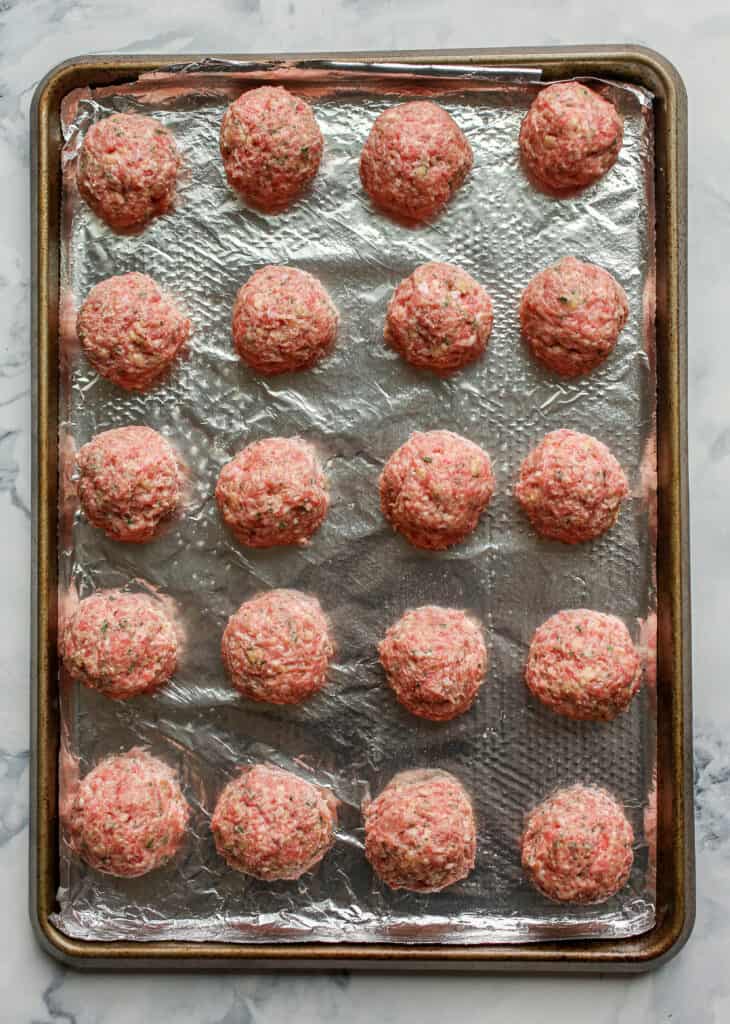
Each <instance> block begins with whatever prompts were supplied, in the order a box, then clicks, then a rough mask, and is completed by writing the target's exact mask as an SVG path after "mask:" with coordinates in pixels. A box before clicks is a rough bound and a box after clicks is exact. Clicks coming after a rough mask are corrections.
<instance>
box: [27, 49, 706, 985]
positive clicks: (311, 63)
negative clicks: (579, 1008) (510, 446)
mask: <svg viewBox="0 0 730 1024" xmlns="http://www.w3.org/2000/svg"><path fill="white" fill-rule="evenodd" d="M198 59H199V58H197V57H185V58H180V59H179V60H180V63H181V64H188V63H189V62H192V61H196V60H198ZM227 59H228V58H222V60H227ZM231 59H239V60H240V58H231ZM172 60H173V61H174V58H173V59H172ZM245 60H246V68H247V70H251V69H252V68H255V69H256V71H257V74H258V75H260V77H261V79H262V80H265V79H266V74H267V70H269V69H271V68H273V67H274V66H276V65H277V64H280V63H281V62H282V61H284V60H296V61H297V62H298V66H300V67H301V62H305V66H306V68H307V70H308V72H309V73H310V74H311V73H312V72H314V73H316V71H317V69H322V70H324V69H326V68H327V67H328V62H330V61H334V60H336V61H338V62H342V61H344V62H345V63H346V65H348V66H349V67H350V68H352V70H355V71H357V72H363V71H366V70H367V65H368V64H371V63H378V64H381V65H382V64H383V63H388V64H389V65H391V67H392V66H393V65H396V66H398V65H399V66H400V67H401V68H402V69H403V70H408V69H409V68H412V67H413V66H414V65H421V66H426V67H428V66H430V65H434V64H438V65H446V66H448V65H453V66H458V67H460V68H464V66H469V67H474V68H475V69H478V68H479V66H480V65H483V66H487V67H489V68H496V69H504V70H505V71H506V70H507V69H514V68H526V69H529V70H530V71H532V72H534V71H539V72H541V73H542V79H543V80H544V81H550V80H552V79H557V78H567V77H573V76H576V75H591V76H596V77H603V78H610V79H613V80H617V81H625V82H627V83H630V84H633V85H639V86H643V87H645V88H646V89H647V90H649V91H650V92H651V93H653V94H654V96H655V100H656V102H655V154H654V156H655V166H656V181H655V186H656V217H657V323H656V335H657V338H656V340H657V375H658V407H657V430H658V490H659V523H660V530H659V538H660V539H659V547H658V551H657V590H658V600H659V630H658V633H659V641H658V653H659V661H658V680H659V686H658V709H657V714H658V734H659V744H658V776H659V800H658V808H659V813H658V818H659V822H658V861H659V876H658V884H657V922H656V924H655V926H654V927H653V928H652V930H651V931H649V932H646V933H644V934H642V935H640V936H637V937H635V938H631V939H610V940H606V939H603V940H583V941H581V942H577V941H575V940H566V941H560V942H550V943H546V942H537V943H529V944H522V945H521V944H515V945H499V944H490V945H480V946H473V945H464V946H461V945H449V946H444V945H398V944H387V945H381V944H369V943H368V944H354V943H345V944H343V943H339V944H337V945H332V944H315V943H310V944H300V943H296V944H294V943H286V944H276V945H265V946H262V945H260V944H255V945H244V944H242V945H239V944H228V943H220V942H205V943H193V942H178V941H172V942H164V943H163V942H144V943H142V942H136V943H135V942H127V941H117V942H106V941H105V942H99V941H94V942H84V941H80V940H75V939H70V938H69V937H68V936H66V935H64V934H62V933H61V932H60V931H59V930H57V929H56V928H55V926H54V925H53V923H52V920H51V914H52V913H53V910H54V905H55V894H56V891H57V887H58V829H57V759H58V748H59V729H60V724H59V720H58V714H57V706H56V703H57V702H56V696H57V695H56V677H57V672H56V663H55V659H56V653H55V652H56V612H57V610H56V591H57V587H56V544H57V542H56V536H57V504H58V503H57V428H58V393H59V377H58V363H59V359H58V353H59V349H58V331H57V319H58V312H57V310H58V295H59V274H58V254H59V241H60V197H61V183H60V149H61V133H60V116H59V114H60V107H61V103H62V101H63V98H64V97H65V96H66V95H67V94H68V93H69V92H71V91H72V90H73V89H77V88H79V87H83V86H97V87H98V86H105V85H120V84H122V83H125V82H128V81H130V80H132V79H134V78H136V77H137V76H138V75H140V74H143V73H145V72H150V71H154V70H156V69H158V68H161V67H163V66H167V67H169V65H170V63H171V58H170V57H165V58H154V57H145V58H129V59H124V60H117V59H116V58H90V59H80V60H75V61H70V62H68V63H66V64H63V65H61V66H59V67H58V68H56V69H54V70H53V71H52V72H51V73H50V74H49V75H48V76H47V78H46V79H45V80H44V82H43V83H41V85H40V86H39V88H38V90H37V92H36V96H35V100H34V104H33V110H32V135H33V153H34V191H33V226H34V244H35V262H34V274H35V287H34V289H33V296H34V358H35V377H34V399H35V410H34V411H35V420H34V423H35V427H36V431H37V436H36V443H37V446H38V447H37V458H38V462H37V475H36V481H35V482H36V487H35V496H34V497H35V501H34V510H35V546H34V554H35V559H36V563H35V588H34V600H35V607H34V643H33V665H32V694H33V701H34V706H33V728H34V751H35V760H34V777H33V783H32V785H33V800H32V804H33V830H32V844H31V858H32V864H31V868H32V870H31V890H32V899H31V910H32V918H33V922H34V926H35V927H36V929H37V932H38V935H39V938H40V940H41V942H42V943H43V944H44V946H45V947H46V948H48V949H49V951H51V952H52V953H54V954H55V955H56V956H58V957H60V958H61V959H63V960H64V961H66V962H71V963H75V964H78V965H79V966H110V965H113V966H120V967H121V966H124V965H128V966H141V965H142V966H144V965H146V966H157V967H162V966H167V965H169V966H231V965H233V964H234V963H235V964H240V965H244V964H246V965H248V964H251V965H256V966H273V965H276V964H279V965H282V966H283V965H289V966H294V967H304V966H306V967H316V966H319V967H331V966H340V967H342V966H351V967H354V966H358V967H363V968H365V967H370V968H376V967H380V968H382V967H388V968H398V967H400V968H408V967H417V966H425V965H426V964H428V965H430V966H432V967H433V966H437V967H441V968H444V969H476V970H487V969H491V970H495V969H510V968H513V969H514V968H522V969H524V968H531V969H542V970H546V969H554V968H558V967H560V968H561V969H573V970H578V969H583V970H585V969H596V970H608V969H617V970H641V969H643V968H646V967H648V966H652V965H655V964H657V963H659V962H661V960H663V959H665V958H666V957H667V956H669V955H671V953H672V952H676V950H677V949H678V948H680V946H681V943H682V942H683V941H684V939H685V938H686V936H687V934H688V933H689V930H690V928H691V922H692V917H693V880H692V816H691V763H690V757H691V755H690V750H689V737H690V735H691V729H690V720H689V713H690V712H689V707H690V704H689V593H688V552H687V502H686V455H685V451H686V425H685V402H684V397H685V393H686V372H685V346H686V341H685V300H686V295H685V281H684V247H685V226H684V225H685V221H684V215H685V208H686V186H685V163H686V161H685V147H686V113H685V99H684V92H683V87H682V84H681V81H680V80H679V78H678V76H677V74H676V72H675V71H674V69H673V68H671V66H670V65H669V64H667V62H666V61H664V60H663V58H661V57H659V56H658V55H656V54H653V53H651V52H650V51H646V50H640V49H635V48H630V47H628V48H617V49H614V48H589V49H585V50H584V49H560V50H544V51H527V50H515V51H501V50H500V51H494V50H485V51H479V52H464V51H459V52H450V53H445V54H442V53H398V54H366V55H355V54H348V55H318V56H299V55H297V56H296V57H291V58H289V57H286V58H283V57H278V58H273V57H259V56H256V57H252V58H245ZM341 66H342V65H341V64H338V67H341Z"/></svg>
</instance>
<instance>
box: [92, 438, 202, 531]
mask: <svg viewBox="0 0 730 1024" xmlns="http://www.w3.org/2000/svg"><path fill="white" fill-rule="evenodd" d="M76 462H77V465H78V469H79V479H78V485H77V486H78V494H79V500H80V501H81V507H82V508H83V510H84V512H85V513H86V517H87V519H88V520H89V522H90V523H92V524H93V525H94V526H98V527H99V529H101V530H103V531H104V533H105V534H106V535H107V537H110V538H111V539H112V540H121V541H129V542H132V543H136V544H141V543H144V542H146V541H149V540H152V539H153V538H154V537H155V536H156V535H157V533H158V532H159V530H160V528H161V526H162V525H163V523H164V522H165V521H166V520H168V519H170V518H171V517H172V516H173V515H174V514H175V513H176V512H177V511H178V510H179V508H180V505H181V503H182V482H183V473H182V469H181V466H180V463H179V461H178V458H177V456H176V454H175V451H174V450H173V448H172V447H171V445H170V444H169V443H168V442H167V441H166V440H165V438H164V437H163V436H162V435H161V434H158V433H157V431H156V430H152V429H151V428H150V427H118V428H117V429H116V430H105V431H104V432H103V433H101V434H97V435H96V437H95V438H93V440H91V441H89V443H88V444H85V445H84V446H83V448H81V450H80V451H79V453H78V455H77V457H76Z"/></svg>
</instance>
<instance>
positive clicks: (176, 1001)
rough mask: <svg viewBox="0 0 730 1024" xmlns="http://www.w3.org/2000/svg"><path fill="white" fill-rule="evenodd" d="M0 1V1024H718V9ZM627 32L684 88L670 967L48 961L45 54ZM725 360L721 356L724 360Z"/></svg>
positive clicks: (729, 237) (724, 179)
mask: <svg viewBox="0 0 730 1024" xmlns="http://www.w3.org/2000/svg"><path fill="white" fill-rule="evenodd" d="M533 8H534V5H533V3H532V2H528V0H512V2H511V3H504V4H487V3H484V2H483V0H451V2H450V3H448V4H444V3H442V2H440V0H319V2H317V3H315V2H314V0H282V2H280V0H269V3H268V4H267V3H262V2H261V0H206V2H205V3H199V4H192V3H188V2H184V0H167V2H166V3H164V4H150V3H149V2H148V0H126V2H125V3H124V4H121V3H119V2H111V0H96V2H95V0H86V2H78V3H74V2H71V0H4V2H2V3H0V58H1V59H2V66H1V69H0V138H1V139H2V146H1V147H0V177H1V180H2V183H3V187H2V190H1V193H0V211H2V219H1V222H2V225H3V229H4V230H3V238H2V240H1V241H0V311H1V313H0V316H1V317H2V323H3V330H2V334H0V525H1V527H2V529H0V564H2V565H4V566H5V569H4V572H3V576H4V579H5V585H4V586H3V588H2V591H1V592H0V620H1V621H2V622H4V623H5V625H4V626H3V628H2V631H0V669H1V676H2V687H0V715H1V718H0V720H1V721H2V730H1V731H0V905H2V906H4V907H5V912H4V921H5V925H4V931H5V935H6V939H5V941H4V943H3V953H2V956H1V957H0V998H1V1000H2V1007H3V1008H2V1010H0V1018H2V1019H3V1020H7V1021H8V1022H11V1024H51V1022H55V1021H61V1022H64V1024H127V1022H133V1021H134V1022H137V1021H145V1022H157V1021H167V1020H172V1019H175V1020H176V1021H179V1022H180V1024H239V1022H240V1024H254V1022H256V1024H258V1022H262V1021H266V1022H279V1021H285V1020H288V1019H290V1018H295V1019H296V1020H297V1021H298V1022H300V1024H309V1022H314V1021H318V1022H319V1021H323V1022H324V1021H329V1020H332V1021H334V1020H339V1019H346V1020H348V1021H349V1022H351V1024H360V1022H363V1024H364V1022H366V1021H367V1022H369V1021H371V1020H374V1019H377V1020H380V1021H382V1022H383V1024H391V1022H398V1024H401V1022H402V1024H407V1022H411V1021H414V1022H415V1021H418V1022H419V1024H431V1022H433V1024H436V1022H438V1024H441V1022H443V1021H450V1020H461V1021H467V1022H471V1021H475V1022H476V1021H486V1020H498V1021H499V1022H500V1024H513V1022H520V1024H522V1022H523V1021H532V1020H538V1019H539V1020H540V1021H541V1024H552V1022H558V1021H560V1022H561V1024H572V1022H580V1024H583V1022H584V1021H586V1020H590V1021H591V1022H592V1024H609V1022H611V1024H613V1022H619V1024H633V1022H634V1021H638V1020H642V1019H645V1020H649V1021H656V1022H662V1024H665V1022H670V1021H671V1022H672V1024H679V1022H682V1024H684V1022H688V1024H710V1022H721V1021H724V1020H729V1019H730V975H728V972H727V970H726V959H727V950H728V948H730V741H728V739H727V735H726V734H727V733H728V732H730V704H729V703H728V700H727V696H726V687H727V681H726V679H725V674H724V673H725V671H727V658H726V657H725V655H724V653H723V651H724V647H723V640H722V637H723V635H724V632H725V629H726V628H727V627H726V624H725V621H724V616H725V614H727V612H726V611H723V609H724V608H726V605H725V602H724V600H723V593H724V592H725V585H724V584H723V580H727V577H728V575H730V525H729V523H728V518H727V515H726V514H725V513H722V514H721V512H722V506H723V503H724V502H725V500H726V499H727V502H728V505H730V473H729V472H728V470H729V469H730V405H729V404H728V400H727V382H726V380H725V377H724V370H723V367H725V369H727V370H728V373H729V374H730V349H728V348H727V337H726V328H723V324H724V323H725V314H726V308H725V307H726V303H727V298H726V294H727V271H726V266H727V253H728V252H729V251H730V184H729V182H730V132H728V130H727V114H726V106H727V100H726V95H727V65H728V58H730V10H728V7H727V0H697V2H696V3H694V4H691V5H676V6H675V5H672V4H668V3H667V2H666V0H644V2H643V3H642V4H637V3H636V2H635V0H615V2H614V3H613V4H610V5H608V4H607V5H600V4H598V5H595V6H594V7H592V8H591V7H587V6H586V5H585V4H583V3H579V2H577V0H543V3H542V4H541V5H540V8H541V9H540V10H539V11H538V10H534V9H533ZM621 41H624V42H634V43H643V44H645V45H647V46H651V47H654V48H655V49H657V50H659V51H660V52H662V53H664V54H665V55H666V56H667V57H669V58H670V59H671V60H672V61H673V62H674V63H675V64H676V65H677V67H678V68H679V70H680V72H681V74H682V75H683V76H684V79H685V82H686V85H687V90H688V93H689V98H690V148H689V154H690V193H689V195H690V259H689V265H690V324H691V329H690V388H689V400H690V409H689V417H690V455H691V488H692V563H693V605H694V607H693V614H694V623H695V647H694V679H695V712H696V724H695V734H696V738H695V752H696V797H697V858H698V859H697V868H698V914H697V925H696V928H695V932H694V935H693V937H692V938H691V940H690V942H689V944H688V946H687V947H686V948H685V950H684V951H683V952H682V953H681V954H680V956H679V957H678V958H677V959H676V960H674V961H672V962H671V963H670V964H669V965H667V966H666V967H665V968H663V969H662V970H660V971H657V972H655V973H653V974H650V975H647V976H643V977H638V978H623V979H622V978H612V977H595V978H575V979H566V978H558V977H556V978H517V977H504V978H491V977H483V978H477V977H469V978H466V977H465V978H458V977H438V976H433V975H430V976H429V975H421V976H412V977H408V976H404V977H379V976H372V975H371V976H362V975H355V974H353V975H350V974H346V973H335V974H327V975H315V974H296V975H285V974H241V975H236V974H230V975H217V976H210V975H195V974H191V975H187V976H185V975H174V976H173V975H165V974H156V975H148V976H145V975H136V976H130V975H129V974H127V975H117V976H115V975H112V974H93V975H92V974H80V973H77V972H74V971H69V970H66V969H64V968H62V967H60V966H59V965H58V964H56V963H55V962H54V961H52V960H51V959H49V958H48V957H47V956H46V955H45V954H44V953H42V952H41V950H40V949H39V948H38V946H37V945H36V942H35V940H34V937H33V935H32V932H31V929H30V924H29V921H28V914H27V910H26V903H27V888H28V878H27V848H28V768H29V751H28V658H29V641H28V633H29V565H30V507H29V506H30V398H29V387H30V384H29V375H30V353H29V298H30V297H29V288H30V243H29V226H28V204H29V196H28V177H29V153H28V110H29V106H30V102H31V98H32V94H33V90H34V88H35V85H36V83H37V82H38V81H39V79H40V78H42V77H43V75H44V74H45V72H46V71H47V70H48V69H49V68H50V67H52V66H53V65H54V64H56V63H58V62H59V61H61V60H63V59H65V58H67V57H71V56H75V55H77V54H82V53H89V52H112V51H118V52H125V53H136V52H155V53H166V52H169V53H180V52H185V51H190V52H198V53H201V52H211V53H214V52H216V51H227V52H231V51H234V50H236V51H240V52H241V53H245V52H247V51H249V52H256V51H258V52H263V51H285V50H328V49H343V50H348V49H351V50H356V49H360V50H367V49H398V48H402V49H405V48H428V47H436V46H438V47H441V48H444V47H459V46H473V45H482V46H508V45H515V44H534V45H542V44H561V43H562V44H565V43H583V42H593V43H599V42H606V43H608V42H621ZM726 352H727V353H728V354H726Z"/></svg>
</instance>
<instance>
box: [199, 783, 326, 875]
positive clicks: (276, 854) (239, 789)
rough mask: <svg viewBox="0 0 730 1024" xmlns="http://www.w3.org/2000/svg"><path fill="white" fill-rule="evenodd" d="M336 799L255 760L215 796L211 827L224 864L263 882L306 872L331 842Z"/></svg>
mask: <svg viewBox="0 0 730 1024" xmlns="http://www.w3.org/2000/svg"><path fill="white" fill-rule="evenodd" d="M336 824H337V809H336V801H335V800H334V798H333V796H332V795H331V794H330V793H328V792H327V791H326V790H323V789H320V788H319V787H318V786H315V785H313V784H312V783H311V782H307V781H306V780H305V779H301V778H299V776H298V775H293V774H292V773H291V772H286V771H283V770H282V769H281V768H271V767H268V766H267V765H263V764H259V765H256V766H255V767H253V768H245V769H244V770H243V771H242V772H241V774H240V775H239V776H238V777H237V778H235V779H234V780H233V781H232V782H229V783H228V785H227V786H226V788H225V789H224V790H223V792H222V793H221V795H220V797H219V798H218V803H217V804H216V808H215V813H214V814H213V820H212V822H211V829H212V832H213V837H214V838H215V846H216V849H217V851H218V853H219V854H220V856H221V857H223V859H224V860H225V862H226V863H227V864H228V866H229V867H231V868H233V869H234V870H236V871H241V872H243V873H244V874H246V875H253V877H254V878H261V879H264V880H265V881H274V880H276V879H295V878H299V877H300V876H301V875H303V874H305V872H307V871H311V870H312V868H314V867H315V866H316V865H317V864H319V862H320V861H321V860H322V858H323V857H324V855H325V854H326V853H327V851H328V850H329V848H330V847H331V846H332V843H333V842H334V830H335V826H336Z"/></svg>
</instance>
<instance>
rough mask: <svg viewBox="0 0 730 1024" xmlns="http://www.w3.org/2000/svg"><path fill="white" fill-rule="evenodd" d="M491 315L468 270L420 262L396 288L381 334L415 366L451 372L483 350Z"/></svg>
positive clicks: (488, 302) (483, 293) (489, 305)
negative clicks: (383, 333)
mask: <svg viewBox="0 0 730 1024" xmlns="http://www.w3.org/2000/svg"><path fill="white" fill-rule="evenodd" d="M492 320H493V316H492V300H491V299H490V297H489V295H488V294H487V293H486V291H485V290H484V288H482V286H481V285H480V284H477V282H476V281H475V280H474V278H473V277H470V276H469V274H467V273H466V271H464V270H460V269H459V268H458V267H452V266H450V265H449V264H448V263H424V264H423V265H422V266H420V267H418V268H417V269H416V270H414V272H413V273H412V274H411V276H410V277H407V278H406V279H405V281H402V282H401V283H400V284H399V285H398V287H397V288H396V290H395V292H394V294H393V298H392V299H391V300H390V304H389V306H388V315H387V319H386V324H385V340H386V341H387V342H388V344H389V345H392V346H393V348H394V349H395V350H396V351H397V352H400V354H401V355H402V356H403V358H404V359H406V360H407V361H408V362H409V363H412V364H413V365H414V366H423V367H425V368H426V369H428V370H435V371H436V372H437V373H449V372H450V371H452V370H458V369H460V368H461V367H462V366H466V364H467V363H471V362H473V360H475V359H477V358H478V357H479V356H480V355H481V354H482V352H483V351H484V349H485V348H486V346H487V339H488V338H489V334H490V332H491V330H492Z"/></svg>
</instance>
